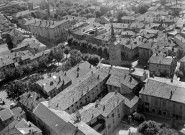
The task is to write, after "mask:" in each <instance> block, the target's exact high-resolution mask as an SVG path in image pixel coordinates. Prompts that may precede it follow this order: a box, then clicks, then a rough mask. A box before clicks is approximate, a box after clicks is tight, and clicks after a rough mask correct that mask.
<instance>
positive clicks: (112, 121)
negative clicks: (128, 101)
mask: <svg viewBox="0 0 185 135" xmlns="http://www.w3.org/2000/svg"><path fill="white" fill-rule="evenodd" d="M123 116H124V101H123V102H121V103H120V104H119V105H118V106H117V107H115V109H114V110H113V111H112V112H111V113H110V114H109V115H108V116H107V117H106V118H105V135H110V134H111V132H112V131H113V130H114V129H115V128H116V127H117V126H118V124H119V123H120V122H121V120H122V118H123Z"/></svg>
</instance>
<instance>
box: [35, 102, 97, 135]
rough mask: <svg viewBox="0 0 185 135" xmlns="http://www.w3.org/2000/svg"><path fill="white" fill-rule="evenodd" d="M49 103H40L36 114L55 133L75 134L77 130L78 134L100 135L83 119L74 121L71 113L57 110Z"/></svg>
mask: <svg viewBox="0 0 185 135" xmlns="http://www.w3.org/2000/svg"><path fill="white" fill-rule="evenodd" d="M47 105H48V103H47V102H42V103H40V104H39V105H38V107H37V108H36V109H35V111H34V114H35V115H36V117H38V118H39V119H41V120H42V121H43V122H44V123H45V124H46V125H47V126H49V127H50V128H51V129H52V130H53V131H54V133H55V134H74V133H75V132H76V133H77V134H76V135H100V134H99V133H98V132H96V131H95V130H94V129H92V128H91V127H89V126H88V125H87V124H85V123H84V122H83V121H80V122H74V121H73V120H72V117H71V115H69V114H68V113H66V112H65V111H60V110H55V109H52V108H50V107H48V106H47ZM48 116H49V117H48Z"/></svg>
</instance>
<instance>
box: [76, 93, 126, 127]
mask: <svg viewBox="0 0 185 135" xmlns="http://www.w3.org/2000/svg"><path fill="white" fill-rule="evenodd" d="M123 101H124V97H123V96H122V95H121V94H119V93H116V92H110V93H108V94H107V95H106V96H105V97H103V98H102V99H101V101H99V102H98V103H92V104H89V105H87V106H86V107H84V108H83V109H81V110H79V113H80V114H81V119H82V121H83V122H85V123H88V122H90V121H91V120H93V119H95V118H97V117H98V116H99V115H102V116H104V117H107V116H108V115H109V114H110V113H111V112H112V111H113V110H114V109H115V108H116V107H117V106H118V105H119V104H120V103H121V102H123ZM123 104H124V102H123Z"/></svg>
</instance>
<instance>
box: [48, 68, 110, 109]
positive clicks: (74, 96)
mask: <svg viewBox="0 0 185 135" xmlns="http://www.w3.org/2000/svg"><path fill="white" fill-rule="evenodd" d="M107 77H108V71H106V72H103V70H102V69H99V70H98V71H96V72H95V73H93V74H91V76H90V77H88V78H87V79H86V80H83V81H82V82H80V83H77V84H76V85H75V86H74V87H71V88H69V89H68V90H67V91H63V92H61V93H59V94H58V95H57V96H56V97H54V98H53V99H52V100H51V102H50V106H53V107H54V108H55V106H56V104H58V108H59V109H61V110H66V109H67V108H68V107H70V106H71V105H73V104H74V103H75V102H76V101H78V100H79V99H80V98H81V97H83V96H84V95H86V94H87V93H88V92H90V91H91V90H92V89H93V88H94V87H95V86H96V85H97V84H99V83H100V82H102V81H103V80H105V79H106V78H107Z"/></svg>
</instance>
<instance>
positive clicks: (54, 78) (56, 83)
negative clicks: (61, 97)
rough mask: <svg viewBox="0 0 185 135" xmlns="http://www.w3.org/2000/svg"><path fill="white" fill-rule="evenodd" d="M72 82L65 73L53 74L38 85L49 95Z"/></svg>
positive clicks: (38, 82)
mask: <svg viewBox="0 0 185 135" xmlns="http://www.w3.org/2000/svg"><path fill="white" fill-rule="evenodd" d="M70 81H71V79H70V78H69V77H68V76H64V73H63V72H59V73H53V74H51V77H47V78H44V79H42V80H39V81H37V82H36V84H38V85H40V86H41V87H43V90H44V91H46V92H47V93H48V92H50V91H52V90H53V89H55V88H56V89H58V88H60V87H61V86H62V85H64V86H65V85H66V84H68V83H69V82H70Z"/></svg>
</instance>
